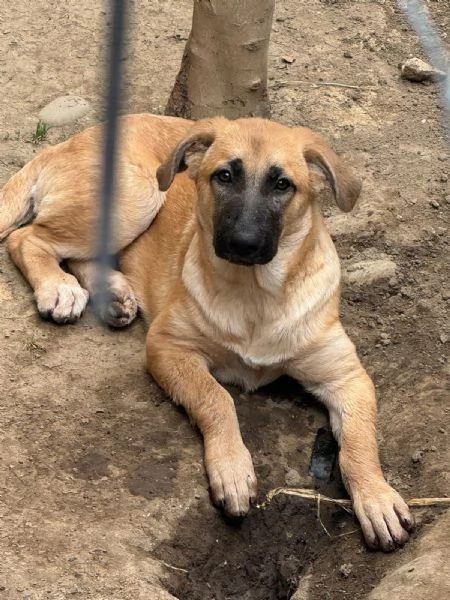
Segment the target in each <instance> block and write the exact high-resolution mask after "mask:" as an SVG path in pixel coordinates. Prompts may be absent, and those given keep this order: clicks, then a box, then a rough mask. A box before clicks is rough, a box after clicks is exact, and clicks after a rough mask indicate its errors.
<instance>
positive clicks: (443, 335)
mask: <svg viewBox="0 0 450 600" xmlns="http://www.w3.org/2000/svg"><path fill="white" fill-rule="evenodd" d="M439 339H440V340H441V342H442V343H443V344H446V343H447V342H448V340H449V337H448V335H447V334H446V333H441V335H440V336H439Z"/></svg>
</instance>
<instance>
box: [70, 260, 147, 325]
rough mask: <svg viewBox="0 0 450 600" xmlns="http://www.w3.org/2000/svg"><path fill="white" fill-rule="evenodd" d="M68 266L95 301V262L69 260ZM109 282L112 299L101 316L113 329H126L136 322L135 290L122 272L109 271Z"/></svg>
mask: <svg viewBox="0 0 450 600" xmlns="http://www.w3.org/2000/svg"><path fill="white" fill-rule="evenodd" d="M67 265H68V267H69V271H70V272H71V273H73V274H74V275H75V277H76V278H77V279H78V281H79V282H80V284H81V285H82V286H83V288H85V289H86V290H87V291H88V292H89V295H90V296H91V298H94V301H95V294H96V292H97V290H96V264H95V262H94V261H92V260H69V261H68V262H67ZM107 280H108V292H109V294H110V299H109V301H108V303H107V306H106V310H105V313H104V314H102V315H100V316H101V318H102V319H103V320H104V321H105V323H107V324H108V325H110V326H111V327H126V326H127V325H129V324H130V323H131V322H132V321H133V320H134V318H135V317H136V314H137V311H138V305H137V301H136V297H135V295H134V292H133V289H132V287H131V285H130V283H129V282H128V280H127V278H126V277H125V275H124V274H123V273H121V272H120V271H115V270H114V269H109V271H108V275H107Z"/></svg>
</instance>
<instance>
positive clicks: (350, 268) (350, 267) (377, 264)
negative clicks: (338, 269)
mask: <svg viewBox="0 0 450 600" xmlns="http://www.w3.org/2000/svg"><path fill="white" fill-rule="evenodd" d="M396 268H397V265H396V264H395V262H394V261H393V260H391V259H388V258H383V259H371V260H363V261H359V262H355V263H347V264H344V265H343V272H342V278H343V280H344V281H345V282H346V283H349V284H358V285H368V284H371V283H373V282H375V281H379V280H381V279H387V280H389V279H391V278H392V277H394V275H395V272H396Z"/></svg>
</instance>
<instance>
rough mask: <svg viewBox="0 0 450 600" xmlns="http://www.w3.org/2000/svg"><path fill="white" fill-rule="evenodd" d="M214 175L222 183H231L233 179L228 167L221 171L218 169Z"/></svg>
mask: <svg viewBox="0 0 450 600" xmlns="http://www.w3.org/2000/svg"><path fill="white" fill-rule="evenodd" d="M214 176H215V178H216V179H217V180H219V181H220V182H221V183H230V181H231V173H230V171H228V169H221V170H220V171H217V173H215V175H214Z"/></svg>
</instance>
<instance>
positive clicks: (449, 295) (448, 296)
mask: <svg viewBox="0 0 450 600" xmlns="http://www.w3.org/2000/svg"><path fill="white" fill-rule="evenodd" d="M441 296H442V300H450V290H444V291H442V292H441Z"/></svg>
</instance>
